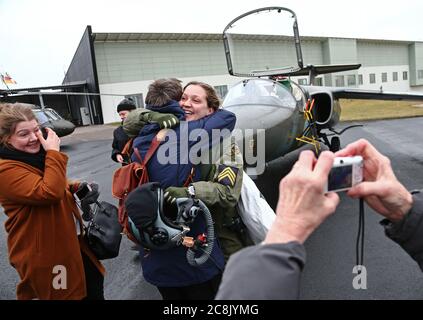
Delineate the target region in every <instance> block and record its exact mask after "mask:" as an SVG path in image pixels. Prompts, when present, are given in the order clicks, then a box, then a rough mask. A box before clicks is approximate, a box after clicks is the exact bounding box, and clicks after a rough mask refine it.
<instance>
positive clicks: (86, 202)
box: [77, 182, 100, 221]
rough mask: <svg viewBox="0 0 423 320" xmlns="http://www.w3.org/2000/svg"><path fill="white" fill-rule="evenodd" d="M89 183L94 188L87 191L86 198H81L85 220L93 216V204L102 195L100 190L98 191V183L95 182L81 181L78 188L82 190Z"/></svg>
mask: <svg viewBox="0 0 423 320" xmlns="http://www.w3.org/2000/svg"><path fill="white" fill-rule="evenodd" d="M87 184H89V186H90V187H91V189H92V190H91V191H89V192H88V193H87V195H86V196H85V197H84V199H82V200H81V210H82V219H84V220H85V221H88V220H90V219H91V218H92V211H91V204H93V203H95V202H96V201H97V200H98V197H99V195H100V192H99V191H98V184H97V183H95V182H92V183H88V182H81V183H80V184H79V187H78V190H81V189H82V188H83V187H84V186H86V185H87ZM78 190H77V192H78Z"/></svg>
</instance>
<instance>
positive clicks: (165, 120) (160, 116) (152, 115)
mask: <svg viewBox="0 0 423 320" xmlns="http://www.w3.org/2000/svg"><path fill="white" fill-rule="evenodd" d="M147 117H148V122H149V123H157V124H158V125H159V126H160V129H168V128H173V127H176V126H177V125H178V124H179V119H178V117H177V116H175V115H173V114H171V113H160V112H155V111H151V112H149V113H148V115H147Z"/></svg>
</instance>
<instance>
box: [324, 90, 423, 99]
mask: <svg viewBox="0 0 423 320" xmlns="http://www.w3.org/2000/svg"><path fill="white" fill-rule="evenodd" d="M329 90H330V91H331V92H332V95H333V97H334V98H335V99H363V100H408V101H423V92H422V93H417V92H389V91H383V90H361V89H352V88H333V87H332V88H330V89H329Z"/></svg>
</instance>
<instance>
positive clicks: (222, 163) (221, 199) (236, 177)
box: [192, 142, 253, 260]
mask: <svg viewBox="0 0 423 320" xmlns="http://www.w3.org/2000/svg"><path fill="white" fill-rule="evenodd" d="M220 147H221V149H222V148H223V146H222V145H221V146H220ZM221 155H222V156H221V157H219V158H218V159H217V161H213V163H214V164H200V165H198V166H197V167H200V169H201V177H202V180H203V181H198V182H194V183H193V184H192V185H193V186H194V188H195V196H196V198H198V199H201V200H202V201H203V202H204V203H205V205H206V206H207V207H208V208H209V210H210V212H211V214H212V216H213V220H214V222H215V233H216V235H217V236H218V239H219V242H220V245H221V247H222V251H223V253H224V255H225V260H227V259H228V258H229V256H230V255H231V254H233V253H235V252H236V251H238V250H240V249H242V248H244V247H246V246H248V245H252V244H253V242H252V241H251V239H250V238H249V237H248V235H247V232H246V229H245V226H243V225H242V224H240V221H241V220H240V219H239V215H238V212H237V210H236V204H237V203H238V200H239V197H240V194H241V187H242V175H243V158H242V154H241V152H240V151H239V148H238V146H237V145H236V143H235V142H231V143H230V144H227V146H226V147H225V150H223V151H222V150H221ZM228 171H229V172H228ZM228 176H230V177H231V178H232V180H231V179H227V177H228ZM222 177H224V179H222ZM223 180H227V183H224V181H223ZM237 218H238V219H237ZM234 222H235V224H234ZM236 222H237V223H236Z"/></svg>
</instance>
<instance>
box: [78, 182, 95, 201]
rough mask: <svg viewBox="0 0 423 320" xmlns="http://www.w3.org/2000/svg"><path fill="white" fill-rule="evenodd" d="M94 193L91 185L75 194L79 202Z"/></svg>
mask: <svg viewBox="0 0 423 320" xmlns="http://www.w3.org/2000/svg"><path fill="white" fill-rule="evenodd" d="M90 191H92V189H91V187H90V185H89V184H86V185H84V186H83V187H82V188H81V189H80V190H77V191H76V192H75V197H76V198H77V199H78V200H79V201H82V200H83V199H84V198H85V197H86V196H87V194H88V193H89V192H90Z"/></svg>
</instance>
